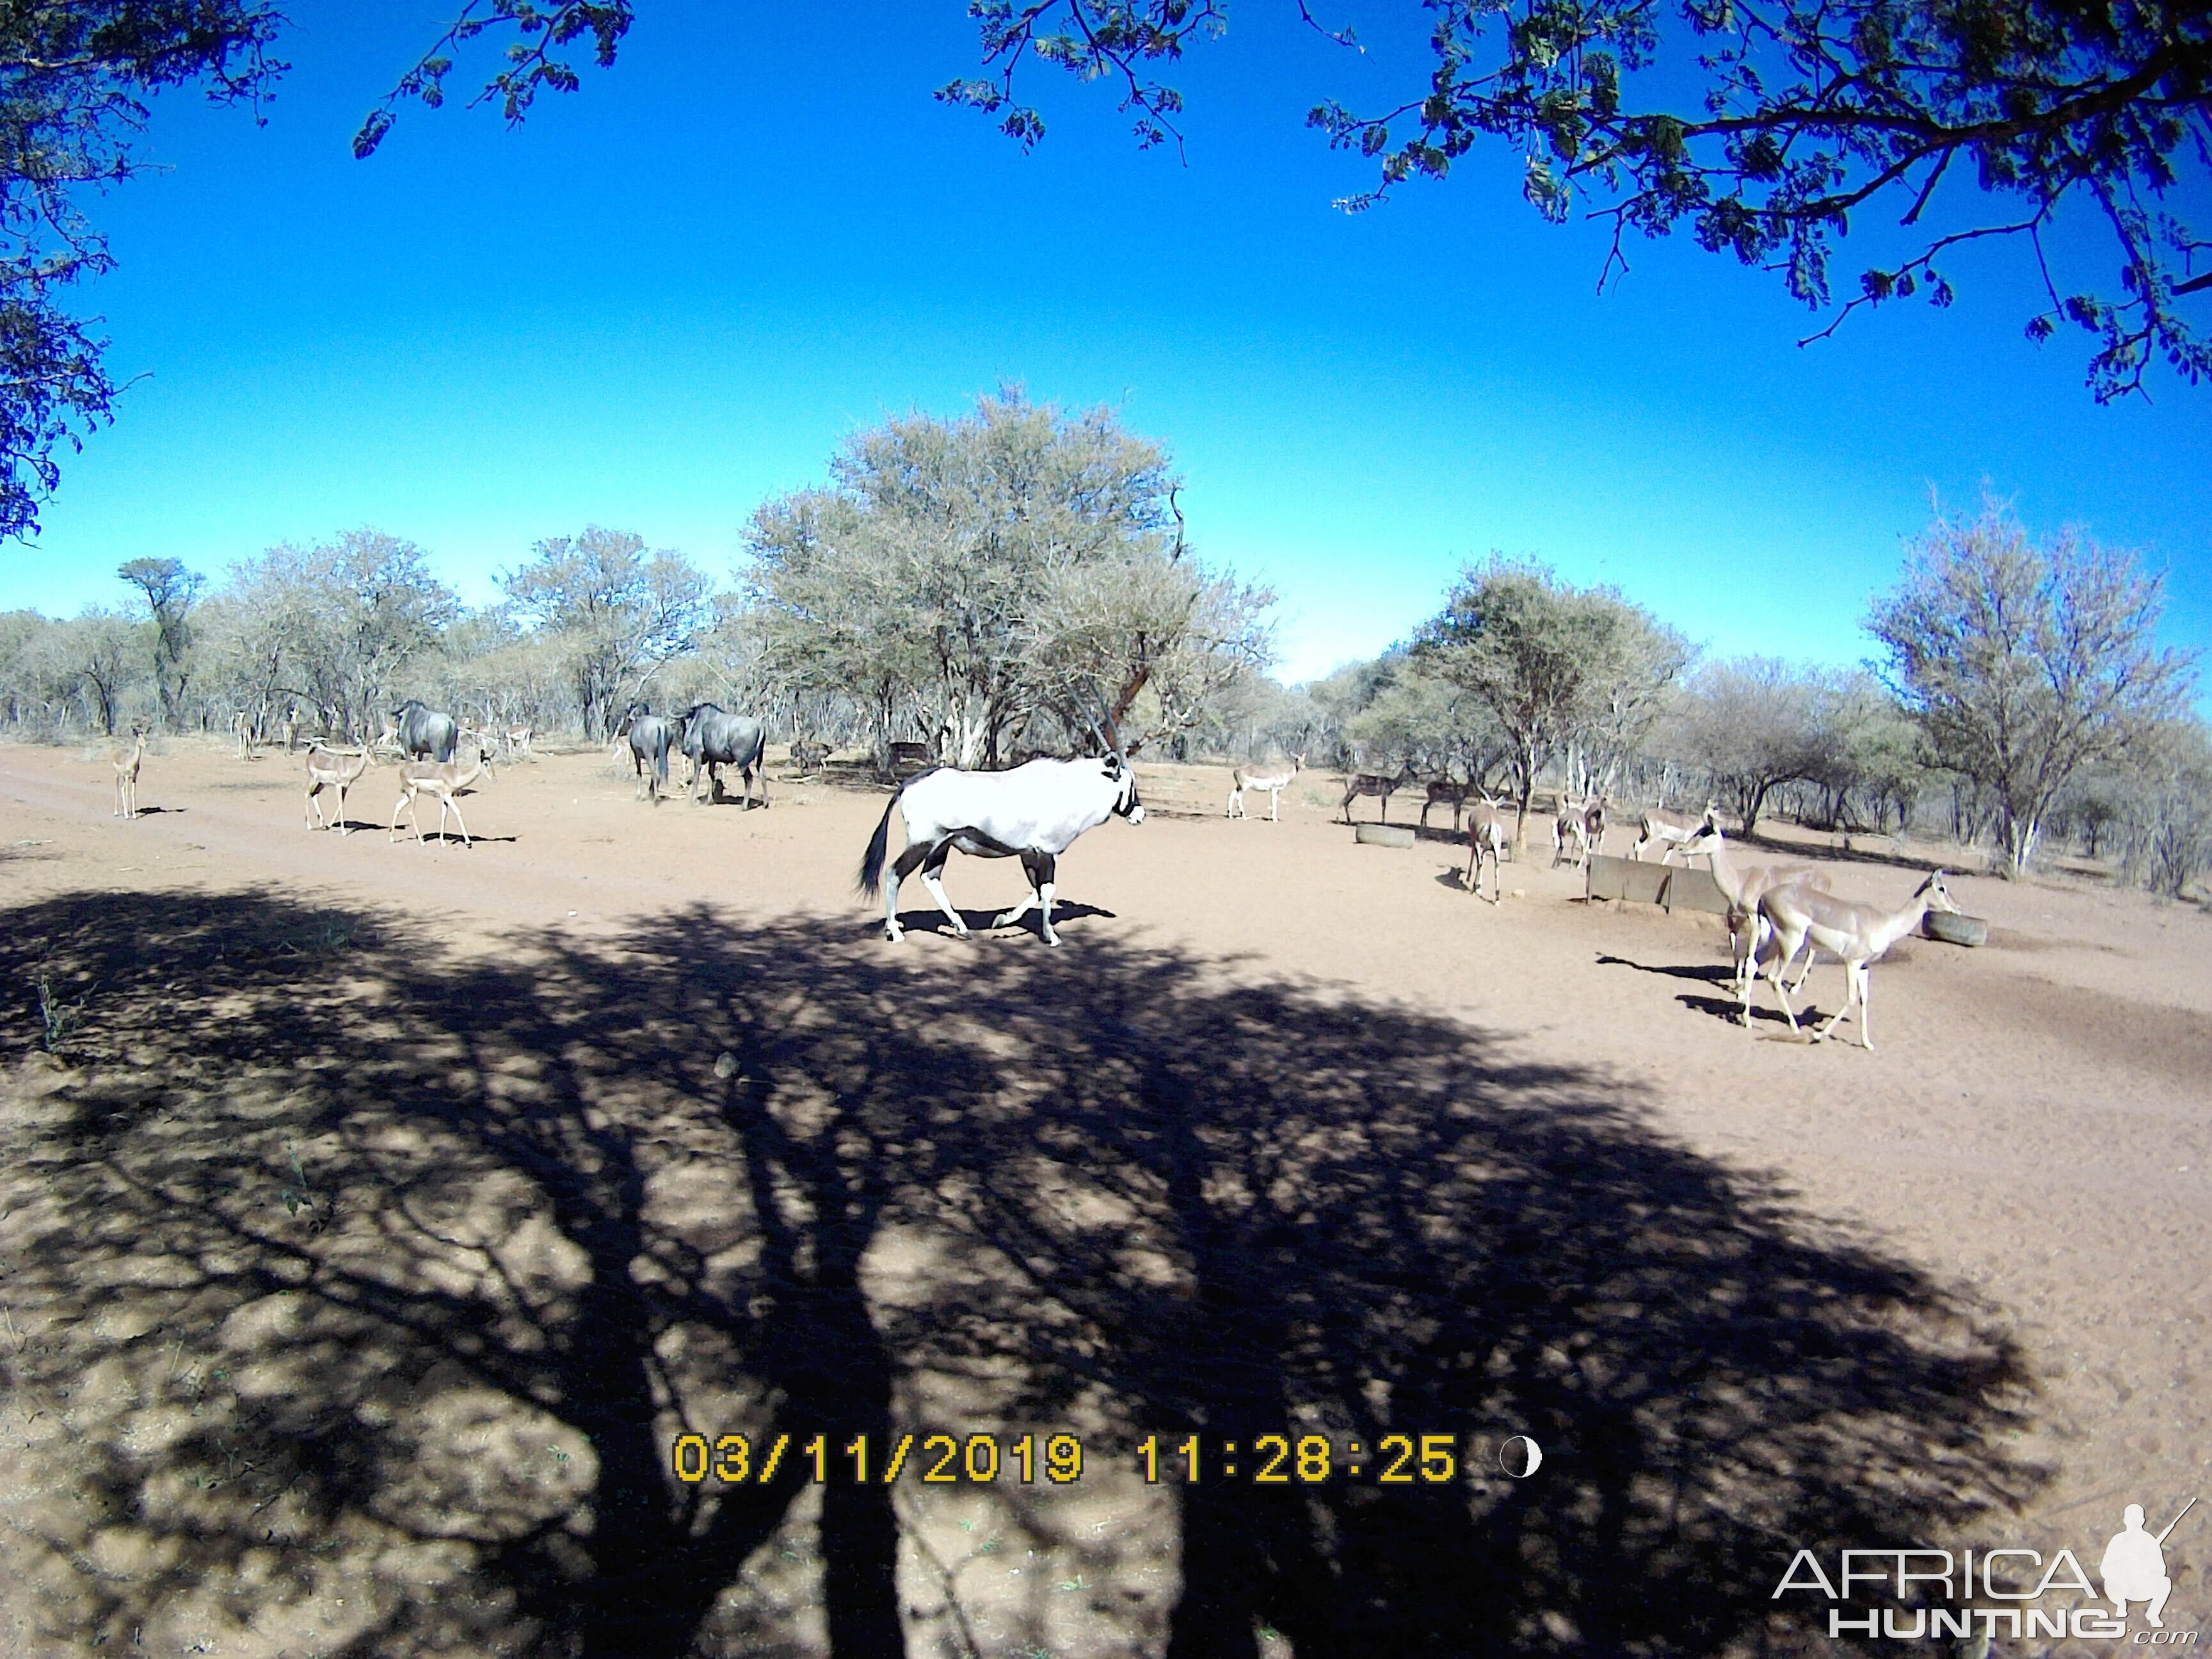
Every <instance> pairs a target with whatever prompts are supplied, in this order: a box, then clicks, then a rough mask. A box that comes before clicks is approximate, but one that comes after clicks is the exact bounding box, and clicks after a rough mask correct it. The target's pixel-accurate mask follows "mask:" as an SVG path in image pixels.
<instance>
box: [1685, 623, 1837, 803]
mask: <svg viewBox="0 0 2212 1659" xmlns="http://www.w3.org/2000/svg"><path fill="white" fill-rule="evenodd" d="M1824 690H1825V688H1824V687H1823V685H1822V684H1821V680H1820V675H1819V674H1818V673H1817V672H1816V671H1807V670H1801V669H1796V668H1792V667H1791V666H1790V665H1789V664H1788V663H1785V662H1784V661H1782V660H1780V659H1778V658H1774V657H1739V658H1735V659H1733V660H1731V661H1728V662H1717V663H1713V664H1711V665H1709V666H1707V667H1706V668H1705V670H1704V671H1702V672H1700V673H1699V675H1698V677H1697V678H1696V679H1695V680H1694V681H1693V682H1692V684H1691V686H1690V689H1689V695H1688V696H1686V698H1684V699H1683V702H1682V710H1681V717H1682V718H1681V726H1682V732H1683V735H1684V738H1685V740H1686V742H1685V750H1686V753H1685V754H1684V758H1686V759H1687V760H1691V761H1693V762H1695V763H1697V764H1698V765H1699V766H1700V767H1702V768H1703V769H1705V772H1706V774H1707V775H1709V776H1710V777H1711V780H1712V783H1713V787H1714V788H1715V790H1716V791H1717V792H1719V793H1720V794H1721V795H1722V796H1723V798H1725V799H1726V800H1727V802H1728V804H1729V806H1730V807H1731V808H1733V809H1734V811H1735V813H1736V815H1737V816H1738V817H1741V819H1742V820H1743V833H1744V834H1745V835H1747V836H1749V835H1751V834H1752V833H1753V831H1755V830H1756V829H1758V827H1759V814H1760V813H1761V812H1762V811H1765V806H1766V799H1767V797H1768V796H1769V795H1770V794H1771V793H1773V791H1774V789H1775V787H1777V786H1778V785H1780V784H1784V783H1788V782H1791V781H1795V780H1796V779H1799V778H1809V777H1812V776H1813V775H1815V774H1816V773H1817V772H1818V771H1819V770H1820V769H1821V767H1822V765H1823V763H1825V762H1826V760H1827V759H1828V758H1829V750H1828V748H1827V747H1826V743H1825V741H1824V737H1823V733H1822V731H1821V726H1820V701H1821V698H1822V695H1823V691H1824Z"/></svg>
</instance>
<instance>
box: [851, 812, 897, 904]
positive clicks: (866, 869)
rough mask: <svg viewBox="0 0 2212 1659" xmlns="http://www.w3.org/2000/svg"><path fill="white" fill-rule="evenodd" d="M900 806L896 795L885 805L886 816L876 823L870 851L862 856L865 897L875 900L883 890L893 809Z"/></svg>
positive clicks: (862, 884) (860, 885) (861, 874)
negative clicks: (885, 856) (885, 860)
mask: <svg viewBox="0 0 2212 1659" xmlns="http://www.w3.org/2000/svg"><path fill="white" fill-rule="evenodd" d="M900 793H904V792H903V791H902V792H900ZM898 804H899V797H898V795H897V794H894V795H892V797H891V798H890V801H889V802H887V803H886V804H885V805H884V815H883V817H881V818H879V819H878V820H877V822H876V833H875V834H874V835H872V836H870V837H869V838H868V850H867V851H866V852H865V853H863V854H860V877H859V878H858V884H859V887H860V892H861V894H862V896H865V897H867V898H873V897H875V896H876V895H877V893H878V891H880V890H882V887H883V880H884V855H885V854H886V853H887V852H888V851H889V849H890V840H891V808H892V807H895V806H896V805H898Z"/></svg>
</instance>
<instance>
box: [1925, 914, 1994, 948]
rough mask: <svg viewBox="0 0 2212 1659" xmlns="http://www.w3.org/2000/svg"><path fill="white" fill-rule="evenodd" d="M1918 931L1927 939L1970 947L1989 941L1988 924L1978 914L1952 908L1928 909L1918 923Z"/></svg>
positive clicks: (1985, 943)
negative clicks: (1959, 911)
mask: <svg viewBox="0 0 2212 1659" xmlns="http://www.w3.org/2000/svg"><path fill="white" fill-rule="evenodd" d="M1920 931H1921V932H1922V933H1924V934H1926V935H1927V936H1928V937H1929V939H1942V941H1943V943H1944V944H1946V945H1966V946H1967V947H1969V948H1972V946H1974V945H1987V944H1988V943H1989V942H1990V925H1989V923H1987V922H1986V921H1983V920H1982V919H1981V918H1980V917H1979V916H1967V915H1960V914H1958V913H1957V912H1956V911H1953V910H1930V911H1929V913H1928V915H1926V916H1925V917H1924V918H1923V920H1922V921H1921V923H1920Z"/></svg>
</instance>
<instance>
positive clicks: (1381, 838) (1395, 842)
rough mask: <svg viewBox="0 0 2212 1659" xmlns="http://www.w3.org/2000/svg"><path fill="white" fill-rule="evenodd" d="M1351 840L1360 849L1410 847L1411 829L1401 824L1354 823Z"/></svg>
mask: <svg viewBox="0 0 2212 1659" xmlns="http://www.w3.org/2000/svg"><path fill="white" fill-rule="evenodd" d="M1352 839H1353V840H1355V841H1357V842H1358V843H1359V844H1360V845H1361V846H1362V847H1411V846H1412V845H1413V830H1412V829H1411V828H1410V827H1409V826H1407V825H1406V824H1402V823H1355V824H1353V825H1352Z"/></svg>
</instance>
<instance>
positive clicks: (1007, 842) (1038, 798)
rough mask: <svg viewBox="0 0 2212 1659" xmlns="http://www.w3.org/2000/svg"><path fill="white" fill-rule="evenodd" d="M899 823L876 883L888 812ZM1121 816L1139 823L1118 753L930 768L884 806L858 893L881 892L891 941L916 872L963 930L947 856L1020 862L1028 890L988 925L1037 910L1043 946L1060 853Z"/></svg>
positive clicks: (1054, 940)
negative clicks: (902, 834) (901, 900)
mask: <svg viewBox="0 0 2212 1659" xmlns="http://www.w3.org/2000/svg"><path fill="white" fill-rule="evenodd" d="M893 807H896V808H897V809H898V812H899V816H900V817H901V818H902V819H903V820H904V821H905V823H906V850H905V851H904V852H902V853H901V854H899V855H898V862H896V864H894V865H892V866H891V872H890V881H888V882H884V880H883V873H884V854H885V851H886V849H887V848H888V847H889V845H890V824H891V810H892V808H893ZM1116 812H1118V813H1120V814H1121V816H1122V817H1125V818H1127V819H1128V820H1129V822H1130V823H1143V822H1144V821H1145V809H1144V806H1143V804H1142V803H1141V802H1139V800H1138V799H1137V775H1136V774H1135V773H1134V772H1133V770H1131V769H1130V766H1129V763H1128V762H1127V761H1126V760H1124V759H1122V758H1121V756H1119V755H1110V754H1109V755H1108V756H1106V757H1104V758H1103V759H1097V760H1033V761H1030V763H1028V764H1027V765H1024V766H1018V767H1016V768H1015V769H1013V770H1012V771H1011V772H958V771H954V770H953V769H951V768H949V767H934V768H932V769H930V770H929V771H927V772H924V773H923V774H921V776H919V777H917V778H915V779H913V780H911V781H908V783H907V784H906V785H905V786H904V787H902V788H901V789H900V791H899V792H898V793H897V794H896V795H895V796H893V797H892V798H891V802H890V805H889V806H886V807H884V816H883V820H882V822H881V823H878V824H877V825H876V833H875V836H874V838H873V839H872V840H871V841H870V842H868V850H867V851H866V853H865V854H862V855H861V859H860V891H861V892H863V893H864V894H866V895H867V896H869V897H871V898H873V897H874V896H875V894H876V889H877V888H878V885H880V886H882V887H883V889H884V938H885V939H889V940H890V942H891V943H892V944H894V945H896V944H897V943H898V941H899V940H900V939H901V938H902V937H903V936H904V932H905V930H904V929H902V927H900V926H899V921H898V891H899V883H900V882H901V881H902V880H904V879H905V878H907V877H908V876H910V875H912V874H913V873H914V872H915V870H917V869H919V870H920V871H921V879H922V883H923V884H924V885H926V886H927V888H928V889H929V892H930V896H931V897H933V898H934V899H935V900H936V901H937V908H939V909H940V910H942V911H944V912H945V915H946V916H947V917H948V918H949V919H950V920H951V923H952V931H953V933H956V934H957V935H958V936H959V937H960V938H962V939H966V938H968V937H969V933H968V924H967V923H966V922H964V921H961V919H960V913H959V912H958V911H957V910H955V909H954V908H952V901H951V900H950V899H948V898H947V897H945V882H944V878H943V873H942V872H943V871H944V869H945V860H946V859H947V858H949V857H950V856H951V854H952V853H953V851H954V849H956V848H957V849H958V850H959V851H961V852H963V853H971V854H974V855H975V856H976V857H977V858H984V859H1012V858H1018V859H1019V860H1021V861H1022V868H1023V870H1024V872H1027V874H1028V876H1029V878H1030V896H1029V897H1027V898H1025V899H1024V900H1023V901H1022V902H1020V903H1019V904H1018V905H1016V906H1015V907H1014V908H1012V909H1011V910H1009V911H1007V912H1006V913H1005V914H1004V915H1001V916H1000V917H999V918H998V920H997V921H994V922H993V923H992V924H991V925H992V926H993V927H1008V926H1010V925H1012V923H1014V922H1017V921H1020V920H1021V918H1022V917H1023V915H1024V914H1026V913H1027V912H1028V910H1029V908H1030V906H1032V905H1035V906H1036V908H1037V912H1038V918H1039V921H1038V927H1039V931H1040V932H1041V933H1042V934H1043V936H1044V942H1045V943H1046V944H1047V945H1057V944H1059V943H1060V935H1059V934H1057V933H1054V932H1053V930H1052V894H1053V878H1054V872H1055V870H1056V869H1057V861H1058V860H1059V857H1060V854H1062V853H1064V852H1066V850H1067V849H1068V848H1069V847H1070V846H1071V845H1072V844H1073V842H1074V841H1075V838H1076V837H1077V836H1080V835H1081V834H1082V833H1083V832H1084V831H1085V830H1086V829H1097V827H1098V826H1099V825H1100V824H1102V823H1105V822H1106V820H1107V819H1108V818H1109V817H1112V816H1113V815H1114V814H1115V813H1116Z"/></svg>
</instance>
